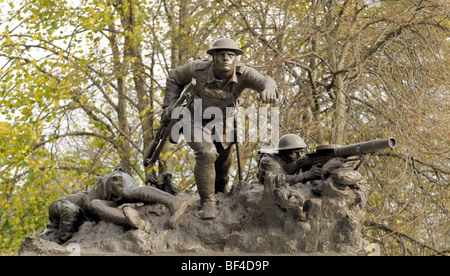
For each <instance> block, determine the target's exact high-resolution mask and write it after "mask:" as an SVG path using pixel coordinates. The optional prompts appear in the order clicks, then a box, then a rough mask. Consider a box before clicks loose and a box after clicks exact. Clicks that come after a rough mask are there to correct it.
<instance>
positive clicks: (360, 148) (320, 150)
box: [284, 137, 397, 174]
mask: <svg viewBox="0 0 450 276" xmlns="http://www.w3.org/2000/svg"><path fill="white" fill-rule="evenodd" d="M396 145H397V141H396V140H395V138H392V137H391V138H388V139H383V140H371V141H367V142H362V143H356V144H351V145H348V146H339V145H321V146H318V147H317V148H316V150H315V151H314V152H310V153H306V154H305V155H302V156H300V157H299V158H298V159H297V160H296V161H294V162H292V163H290V164H287V165H286V166H285V167H284V169H285V170H286V172H287V173H288V174H295V173H296V172H298V171H299V170H303V171H308V170H309V169H311V167H312V166H314V165H323V164H325V163H326V162H327V161H328V160H330V159H332V158H335V157H342V158H346V159H344V160H343V161H344V162H350V161H355V160H361V162H360V163H359V164H358V165H357V166H356V168H355V170H357V169H358V168H359V167H360V166H361V164H362V162H363V161H364V156H365V155H366V154H369V153H375V152H377V151H380V150H383V149H387V148H391V149H393V148H394V147H395V146H396ZM352 156H359V158H354V159H351V158H349V157H352Z"/></svg>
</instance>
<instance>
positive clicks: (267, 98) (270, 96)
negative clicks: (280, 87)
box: [259, 89, 278, 104]
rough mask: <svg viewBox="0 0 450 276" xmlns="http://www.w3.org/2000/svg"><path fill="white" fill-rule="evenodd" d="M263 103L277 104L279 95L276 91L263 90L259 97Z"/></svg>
mask: <svg viewBox="0 0 450 276" xmlns="http://www.w3.org/2000/svg"><path fill="white" fill-rule="evenodd" d="M259 98H260V100H262V102H263V103H268V104H273V103H276V102H277V98H278V94H277V92H276V91H275V90H274V89H266V90H263V91H262V92H261V93H260V95H259Z"/></svg>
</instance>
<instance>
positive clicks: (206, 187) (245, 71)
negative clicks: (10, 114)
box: [161, 38, 278, 219]
mask: <svg viewBox="0 0 450 276" xmlns="http://www.w3.org/2000/svg"><path fill="white" fill-rule="evenodd" d="M207 53H208V54H209V55H211V56H212V57H213V58H212V60H195V61H190V62H188V63H187V64H185V65H182V66H180V67H177V68H176V69H174V70H171V71H170V72H169V76H168V78H167V83H166V91H165V92H166V93H165V98H164V103H163V108H164V109H165V110H164V111H163V114H162V116H161V121H162V122H163V124H168V122H169V121H170V119H171V112H172V110H171V108H169V107H171V106H172V105H173V104H174V102H176V101H177V99H178V98H179V97H180V94H181V92H182V91H183V88H184V87H185V86H187V85H188V84H190V83H191V81H192V79H195V82H194V84H195V85H193V88H192V90H193V91H192V98H191V99H190V101H189V103H188V105H187V108H188V109H189V110H190V112H191V113H192V114H194V113H195V112H201V114H203V110H205V109H206V108H208V107H217V108H220V110H222V112H223V114H224V116H223V120H224V121H227V119H230V118H227V115H226V114H225V109H226V108H228V107H233V106H235V103H236V101H237V99H238V98H239V97H240V96H241V94H242V92H243V90H244V89H246V88H250V89H252V90H255V91H257V92H259V95H260V99H261V100H262V101H263V102H264V103H275V102H276V100H277V98H278V95H277V86H276V83H275V81H274V80H273V79H271V78H269V77H266V76H263V75H261V74H260V73H259V72H257V71H256V70H254V69H252V68H250V67H248V66H246V65H244V64H242V63H239V62H237V56H239V55H242V54H243V51H242V50H241V49H239V47H238V45H237V43H236V42H235V41H233V40H231V39H227V38H224V39H220V40H217V41H216V42H214V44H213V45H212V47H211V49H209V50H208V51H207ZM195 100H201V106H200V107H198V106H196V107H194V105H195V104H194V103H195ZM195 108H199V109H201V110H200V111H199V110H195ZM194 117H195V116H194ZM228 117H229V115H228ZM231 119H232V120H233V118H231ZM209 121H210V120H208V119H203V120H202V122H201V123H200V124H194V122H192V124H191V126H190V127H191V129H192V130H193V131H191V135H194V134H195V133H198V132H196V130H199V132H200V133H208V132H210V130H207V129H206V128H205V126H206V125H207V124H208V122H209ZM227 122H229V121H227ZM224 123H225V122H224ZM195 128H197V129H195ZM209 135H212V134H211V133H209ZM185 136H186V135H185ZM186 138H188V144H189V146H190V147H191V148H192V149H193V150H194V153H195V161H196V163H195V167H194V177H195V182H196V185H197V190H198V193H199V194H200V199H201V211H200V216H201V217H202V218H203V219H213V218H214V217H215V216H216V199H215V193H218V192H225V189H226V184H227V182H228V178H229V177H228V172H229V169H230V166H231V163H232V160H231V145H232V144H233V142H234V141H225V140H221V141H206V140H205V139H201V140H200V141H199V139H198V137H193V136H192V137H186ZM189 141H190V142H189Z"/></svg>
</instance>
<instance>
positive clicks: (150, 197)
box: [123, 186, 195, 228]
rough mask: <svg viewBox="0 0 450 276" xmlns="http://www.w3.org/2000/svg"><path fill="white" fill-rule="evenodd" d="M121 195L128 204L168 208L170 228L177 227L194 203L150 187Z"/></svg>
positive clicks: (132, 190)
mask: <svg viewBox="0 0 450 276" xmlns="http://www.w3.org/2000/svg"><path fill="white" fill-rule="evenodd" d="M123 195H124V199H125V200H127V201H129V202H142V203H147V204H150V203H160V204H163V205H165V206H166V207H168V208H169V210H170V212H171V215H172V216H171V218H170V219H169V227H170V228H175V227H177V226H178V224H179V223H180V221H181V219H182V218H183V217H184V215H185V214H186V213H187V212H189V211H190V210H191V208H192V205H194V202H195V200H194V199H184V198H180V197H176V196H173V195H171V194H169V193H166V192H164V191H161V190H159V189H157V188H154V187H150V186H143V187H136V188H132V189H126V190H124V193H123Z"/></svg>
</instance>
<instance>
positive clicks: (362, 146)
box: [334, 137, 397, 157]
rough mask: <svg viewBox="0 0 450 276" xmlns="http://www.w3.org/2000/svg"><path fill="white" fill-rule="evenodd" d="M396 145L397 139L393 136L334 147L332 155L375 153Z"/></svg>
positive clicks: (345, 155) (346, 155) (344, 155)
mask: <svg viewBox="0 0 450 276" xmlns="http://www.w3.org/2000/svg"><path fill="white" fill-rule="evenodd" d="M396 145H397V141H396V140H395V138H393V137H391V138H388V139H383V140H371V141H367V142H362V143H356V144H352V145H348V146H342V147H338V148H335V149H334V156H336V157H349V156H354V155H364V154H368V153H375V152H377V151H380V150H383V149H387V148H391V149H393V148H394V147H395V146H396Z"/></svg>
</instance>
